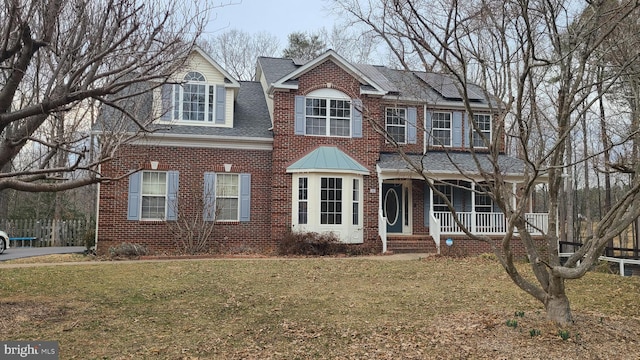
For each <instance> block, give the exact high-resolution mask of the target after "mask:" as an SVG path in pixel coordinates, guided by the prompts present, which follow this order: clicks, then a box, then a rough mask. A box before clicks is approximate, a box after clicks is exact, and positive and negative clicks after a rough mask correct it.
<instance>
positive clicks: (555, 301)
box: [544, 294, 573, 325]
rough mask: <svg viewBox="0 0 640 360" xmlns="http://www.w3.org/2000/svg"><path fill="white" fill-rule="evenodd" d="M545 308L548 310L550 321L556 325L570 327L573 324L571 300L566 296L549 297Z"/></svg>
mask: <svg viewBox="0 0 640 360" xmlns="http://www.w3.org/2000/svg"><path fill="white" fill-rule="evenodd" d="M544 307H545V309H546V310H547V317H548V318H549V320H552V321H553V322H555V323H556V324H559V325H568V324H571V323H573V319H572V317H571V307H570V306H569V298H568V297H567V296H566V295H565V294H559V295H557V296H551V295H549V298H548V299H547V301H546V303H545V304H544Z"/></svg>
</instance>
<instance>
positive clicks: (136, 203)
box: [127, 172, 142, 220]
mask: <svg viewBox="0 0 640 360" xmlns="http://www.w3.org/2000/svg"><path fill="white" fill-rule="evenodd" d="M141 186H142V173H141V172H137V173H133V174H131V175H129V196H128V207H127V220H139V219H140V195H142V194H141V193H140V188H141Z"/></svg>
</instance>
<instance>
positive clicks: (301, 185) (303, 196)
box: [298, 177, 309, 224]
mask: <svg viewBox="0 0 640 360" xmlns="http://www.w3.org/2000/svg"><path fill="white" fill-rule="evenodd" d="M308 204H309V179H308V178H306V177H301V178H299V179H298V224H307V223H308V222H309V209H308Z"/></svg>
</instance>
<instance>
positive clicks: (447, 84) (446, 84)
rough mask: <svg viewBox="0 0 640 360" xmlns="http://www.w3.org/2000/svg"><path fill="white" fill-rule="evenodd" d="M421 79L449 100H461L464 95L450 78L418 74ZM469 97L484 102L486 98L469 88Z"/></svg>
mask: <svg viewBox="0 0 640 360" xmlns="http://www.w3.org/2000/svg"><path fill="white" fill-rule="evenodd" d="M416 75H417V76H418V77H419V78H421V79H422V80H424V81H425V82H426V83H427V84H428V85H429V86H431V88H433V90H435V91H437V92H438V93H439V94H440V95H442V96H443V97H444V98H447V99H461V98H462V95H461V94H460V91H459V90H458V87H457V86H456V84H455V83H454V81H453V79H451V78H450V77H447V76H444V75H441V74H433V73H417V74H416ZM467 97H468V98H469V100H484V96H482V95H480V94H478V93H477V92H475V91H473V90H472V89H470V88H468V87H467Z"/></svg>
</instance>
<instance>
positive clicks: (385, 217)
mask: <svg viewBox="0 0 640 360" xmlns="http://www.w3.org/2000/svg"><path fill="white" fill-rule="evenodd" d="M383 160H384V159H383ZM381 165H382V166H381ZM377 170H378V179H379V191H378V193H379V204H380V208H379V214H378V231H379V236H380V239H381V240H382V248H383V249H382V250H383V252H387V245H388V244H387V239H388V238H392V239H395V240H397V239H418V238H420V239H424V241H433V242H434V243H435V248H436V251H437V252H438V253H440V243H441V239H446V238H449V237H452V236H453V237H458V238H460V237H461V236H464V235H465V233H464V231H463V230H462V226H464V227H465V228H466V229H467V230H469V232H471V233H472V234H482V235H488V236H502V235H504V234H505V233H506V232H507V229H508V225H509V224H508V223H507V218H506V216H505V214H504V213H503V212H502V210H501V209H500V207H499V206H497V204H495V202H494V201H493V200H492V198H491V196H489V194H488V193H487V192H486V191H485V188H484V187H483V182H482V181H481V177H480V176H479V174H478V175H476V177H475V178H474V177H473V174H469V173H467V174H461V173H459V172H458V173H455V172H452V171H448V172H446V173H444V172H443V173H436V172H435V171H432V172H430V173H429V174H428V175H429V176H428V178H429V179H430V180H429V181H430V182H431V185H432V186H433V188H435V189H436V191H437V192H436V191H433V190H432V188H431V186H429V185H428V184H427V183H426V181H425V180H424V178H423V177H422V176H421V175H420V174H419V173H418V172H417V171H415V170H409V169H407V168H405V169H399V168H398V166H397V163H396V165H395V167H392V166H390V165H389V163H385V162H381V164H379V165H378V169H377ZM506 178H507V179H508V181H507V186H508V187H509V188H511V191H510V193H511V196H510V198H509V201H510V203H511V205H513V206H515V205H516V203H517V202H518V201H526V202H527V206H528V207H529V212H528V213H526V215H525V219H526V221H527V224H528V225H527V227H528V228H527V230H528V231H529V232H530V233H531V234H532V235H542V234H543V233H545V232H546V231H547V228H548V214H547V213H534V212H533V211H532V202H531V199H519V198H518V197H517V196H516V194H517V191H518V186H519V183H520V182H521V181H522V177H521V175H518V174H514V175H511V176H508V177H506ZM438 193H439V194H438ZM447 200H448V201H447ZM447 202H448V203H450V204H451V205H452V206H453V209H454V210H455V214H454V212H453V211H451V209H450V207H449V205H448V204H447ZM456 217H457V219H458V222H456V220H455V218H456ZM461 225H462V226H461Z"/></svg>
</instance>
